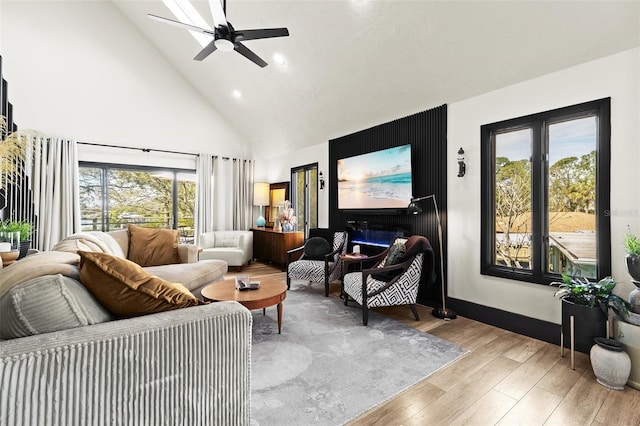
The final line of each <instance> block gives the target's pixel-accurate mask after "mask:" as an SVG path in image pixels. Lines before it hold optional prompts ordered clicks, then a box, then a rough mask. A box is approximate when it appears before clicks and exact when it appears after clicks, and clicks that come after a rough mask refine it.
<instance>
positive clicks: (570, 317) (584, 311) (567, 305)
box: [551, 275, 629, 353]
mask: <svg viewBox="0 0 640 426" xmlns="http://www.w3.org/2000/svg"><path fill="white" fill-rule="evenodd" d="M551 285H557V286H558V287H559V288H558V291H556V293H555V296H556V297H559V298H560V299H561V300H562V325H561V330H562V336H566V337H567V339H564V343H563V346H565V347H568V346H567V343H569V341H570V342H571V347H572V348H573V347H575V350H577V351H580V352H584V353H589V351H590V349H591V347H592V346H593V344H594V340H593V339H594V338H596V337H605V336H607V332H608V330H607V323H608V322H607V318H608V314H609V309H610V308H611V310H613V312H615V313H616V315H618V316H619V317H622V318H623V317H624V316H626V314H627V313H628V312H629V311H628V304H627V302H625V301H624V300H623V299H621V298H620V297H619V296H617V295H616V294H614V293H613V289H614V288H615V286H616V282H615V281H614V280H613V279H612V278H611V277H606V278H603V279H601V280H599V281H589V280H588V279H586V278H580V277H570V276H568V275H563V276H562V281H561V282H553V283H551ZM569 338H570V339H569Z"/></svg>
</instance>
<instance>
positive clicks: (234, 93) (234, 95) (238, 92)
mask: <svg viewBox="0 0 640 426" xmlns="http://www.w3.org/2000/svg"><path fill="white" fill-rule="evenodd" d="M233 97H234V98H238V99H240V98H241V97H242V92H240V91H239V90H234V91H233Z"/></svg>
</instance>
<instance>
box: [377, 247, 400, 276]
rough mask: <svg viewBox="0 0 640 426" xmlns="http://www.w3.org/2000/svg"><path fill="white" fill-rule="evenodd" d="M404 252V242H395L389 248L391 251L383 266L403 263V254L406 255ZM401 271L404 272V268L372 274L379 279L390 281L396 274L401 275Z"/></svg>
mask: <svg viewBox="0 0 640 426" xmlns="http://www.w3.org/2000/svg"><path fill="white" fill-rule="evenodd" d="M404 253H405V246H404V244H402V243H395V244H394V245H392V246H391V248H390V249H389V253H387V257H386V259H385V260H384V264H383V265H382V266H383V267H385V266H392V265H397V264H398V263H402V262H400V259H402V256H404ZM401 273H402V269H396V270H393V271H381V272H376V273H375V274H371V276H372V277H373V278H374V279H376V280H378V281H384V282H389V281H391V280H392V279H393V278H395V277H396V276H398V275H400V274H401Z"/></svg>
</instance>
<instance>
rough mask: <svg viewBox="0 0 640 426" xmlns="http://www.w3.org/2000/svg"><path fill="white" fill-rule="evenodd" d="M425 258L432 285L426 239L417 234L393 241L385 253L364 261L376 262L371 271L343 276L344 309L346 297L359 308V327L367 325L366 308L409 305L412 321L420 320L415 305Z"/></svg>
mask: <svg viewBox="0 0 640 426" xmlns="http://www.w3.org/2000/svg"><path fill="white" fill-rule="evenodd" d="M425 257H426V259H427V268H425V270H426V271H429V274H430V277H429V278H430V279H431V281H429V282H432V281H433V280H432V278H433V250H432V248H431V245H430V244H429V240H428V239H426V238H425V237H422V236H420V235H414V236H411V237H409V238H396V239H395V240H394V242H393V244H392V245H391V246H389V248H387V249H386V250H385V251H383V252H382V253H380V254H379V255H377V256H373V257H370V258H368V259H367V261H376V262H377V263H376V264H375V265H374V266H373V267H372V268H369V269H363V270H362V271H361V272H351V273H348V274H346V275H345V276H344V279H343V292H344V304H345V306H346V305H348V303H349V298H351V299H353V300H355V301H356V302H358V303H359V304H360V305H361V306H362V323H363V325H367V322H368V317H369V315H368V314H369V308H374V307H381V306H396V305H409V307H410V308H411V312H413V316H414V317H415V318H416V321H420V317H419V316H418V311H417V310H416V306H415V305H416V299H417V298H418V289H419V287H420V281H421V276H422V271H423V261H424V260H425Z"/></svg>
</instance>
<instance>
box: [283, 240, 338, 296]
mask: <svg viewBox="0 0 640 426" xmlns="http://www.w3.org/2000/svg"><path fill="white" fill-rule="evenodd" d="M318 238H322V239H324V240H325V241H326V243H324V242H323V241H319V240H318ZM347 241H348V235H347V232H346V231H334V230H332V229H326V228H312V229H310V230H309V238H307V240H306V241H305V245H303V246H301V247H297V248H294V249H292V250H289V251H287V289H289V288H291V279H299V280H307V281H310V282H315V283H321V282H324V295H325V296H329V283H330V282H331V281H334V280H336V279H338V278H340V274H341V271H342V261H341V259H340V256H341V255H343V254H345V253H346V252H347ZM318 243H320V244H318ZM312 246H313V247H312ZM323 247H324V250H322V248H323ZM298 256H299V257H298ZM296 258H297V260H295V259H296Z"/></svg>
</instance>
